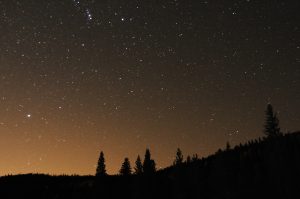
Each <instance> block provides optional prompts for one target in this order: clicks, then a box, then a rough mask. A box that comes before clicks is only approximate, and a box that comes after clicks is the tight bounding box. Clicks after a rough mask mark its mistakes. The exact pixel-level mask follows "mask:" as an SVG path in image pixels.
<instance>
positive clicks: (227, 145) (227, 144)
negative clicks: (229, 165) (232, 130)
mask: <svg viewBox="0 0 300 199" xmlns="http://www.w3.org/2000/svg"><path fill="white" fill-rule="evenodd" d="M230 149H231V146H230V143H229V142H226V150H227V151H228V150H230Z"/></svg>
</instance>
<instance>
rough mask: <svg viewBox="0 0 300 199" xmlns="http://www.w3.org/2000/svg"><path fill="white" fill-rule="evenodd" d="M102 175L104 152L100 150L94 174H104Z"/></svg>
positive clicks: (103, 171)
mask: <svg viewBox="0 0 300 199" xmlns="http://www.w3.org/2000/svg"><path fill="white" fill-rule="evenodd" d="M104 175H106V169H105V159H104V153H103V151H101V152H100V156H99V160H98V165H97V170H96V176H104Z"/></svg>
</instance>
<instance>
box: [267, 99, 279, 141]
mask: <svg viewBox="0 0 300 199" xmlns="http://www.w3.org/2000/svg"><path fill="white" fill-rule="evenodd" d="M265 113H266V121H265V125H264V127H265V128H264V134H265V135H267V136H268V137H275V136H278V135H280V134H281V133H280V128H279V120H278V118H277V114H276V113H275V114H274V112H273V107H272V105H271V104H268V106H267V110H266V112H265Z"/></svg>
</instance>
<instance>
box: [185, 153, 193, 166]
mask: <svg viewBox="0 0 300 199" xmlns="http://www.w3.org/2000/svg"><path fill="white" fill-rule="evenodd" d="M191 161H192V160H191V156H190V155H188V156H187V157H186V163H187V164H189V163H191Z"/></svg>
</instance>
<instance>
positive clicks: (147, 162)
mask: <svg viewBox="0 0 300 199" xmlns="http://www.w3.org/2000/svg"><path fill="white" fill-rule="evenodd" d="M155 171H156V168H155V162H154V160H152V159H151V154H150V150H149V149H146V153H145V159H144V162H143V173H144V174H152V173H154V172H155Z"/></svg>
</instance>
